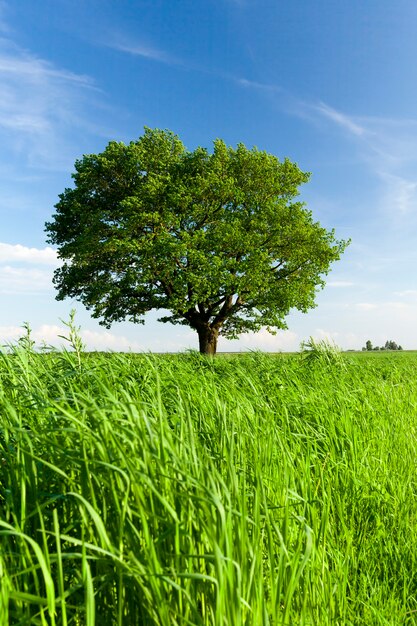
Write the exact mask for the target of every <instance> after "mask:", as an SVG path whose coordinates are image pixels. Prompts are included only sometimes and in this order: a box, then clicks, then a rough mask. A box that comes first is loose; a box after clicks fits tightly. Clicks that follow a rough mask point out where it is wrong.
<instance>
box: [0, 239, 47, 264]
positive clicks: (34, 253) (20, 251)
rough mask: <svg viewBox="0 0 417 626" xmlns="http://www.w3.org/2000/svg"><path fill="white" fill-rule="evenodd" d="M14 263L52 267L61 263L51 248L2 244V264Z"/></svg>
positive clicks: (0, 250) (0, 249) (0, 244)
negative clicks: (20, 262)
mask: <svg viewBox="0 0 417 626" xmlns="http://www.w3.org/2000/svg"><path fill="white" fill-rule="evenodd" d="M14 261H22V262H24V263H36V264H41V265H52V266H54V267H56V266H57V265H58V263H59V261H58V256H57V253H56V251H55V250H53V249H52V248H50V247H49V246H46V247H45V248H28V247H27V246H22V245H21V244H14V245H13V244H10V243H0V262H3V263H4V262H6V263H13V262H14Z"/></svg>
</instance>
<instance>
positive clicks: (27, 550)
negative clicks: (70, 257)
mask: <svg viewBox="0 0 417 626" xmlns="http://www.w3.org/2000/svg"><path fill="white" fill-rule="evenodd" d="M75 347H76V348H77V346H75ZM310 347H311V346H310ZM316 347H317V346H316ZM317 352H318V353H319V354H318V355H317ZM380 356H381V358H378V359H377V358H375V357H373V358H372V359H366V358H365V357H363V356H361V357H360V358H356V357H354V356H349V357H347V356H345V355H339V354H338V355H337V357H336V358H330V357H329V351H328V350H326V349H323V350H321V351H320V350H318V351H317V350H316V351H315V352H314V346H313V351H310V352H308V353H305V354H303V355H301V356H293V357H285V356H275V357H273V356H266V355H263V354H260V353H254V354H249V355H244V356H236V357H230V358H227V359H225V358H224V359H222V358H217V359H214V360H207V359H204V358H201V357H200V356H199V355H198V354H194V353H191V354H185V355H173V356H151V355H133V354H129V355H121V354H95V355H94V354H83V353H82V346H81V345H80V344H79V345H78V348H77V349H76V351H75V352H73V353H72V352H67V351H62V352H55V353H54V352H52V353H47V354H37V353H35V352H34V351H33V347H32V345H31V343H30V339H29V340H28V341H26V342H23V343H21V344H20V345H17V346H14V347H13V348H12V349H11V350H8V351H6V352H3V353H1V354H0V411H1V424H0V426H1V430H0V448H1V453H0V481H1V485H0V549H1V553H0V577H1V593H0V624H1V626H5V625H8V624H13V625H19V626H20V625H22V626H23V625H29V624H31V625H32V624H33V625H36V624H39V625H43V626H44V625H50V626H54V625H58V624H59V625H63V626H70V625H71V626H72V625H77V626H78V625H79V626H81V625H87V626H92V625H93V624H97V625H98V626H107V625H109V626H113V625H117V626H122V625H123V626H130V625H132V626H136V625H149V626H176V625H178V626H180V625H181V626H185V625H187V626H188V625H190V626H191V625H198V626H200V625H201V626H203V625H204V626H206V625H216V626H220V625H221V626H226V625H228V626H240V625H253V626H263V625H271V626H278V625H288V626H290V625H291V626H295V625H300V626H301V625H303V626H307V625H313V624H314V625H317V626H326V625H330V624H331V625H332V626H333V625H338V626H353V625H355V626H356V625H357V626H363V625H364V626H373V625H375V626H376V625H378V626H379V625H381V626H382V625H388V624H389V625H393V626H399V625H400V624H401V625H402V624H416V623H417V495H416V494H417V378H416V375H415V371H416V365H417V357H415V356H414V357H412V358H411V357H410V356H409V355H406V354H401V355H400V354H395V355H380Z"/></svg>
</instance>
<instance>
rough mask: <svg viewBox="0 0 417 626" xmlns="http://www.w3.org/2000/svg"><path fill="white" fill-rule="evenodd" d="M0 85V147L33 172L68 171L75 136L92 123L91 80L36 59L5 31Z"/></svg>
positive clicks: (93, 91)
mask: <svg viewBox="0 0 417 626" xmlns="http://www.w3.org/2000/svg"><path fill="white" fill-rule="evenodd" d="M3 6H4V5H3ZM1 7H2V5H1V4H0V23H1V19H2V12H1ZM3 30H4V29H3ZM0 84H1V98H0V142H1V144H2V147H3V149H7V152H8V153H9V155H17V156H19V158H22V157H23V159H24V160H25V161H26V164H27V165H29V166H32V167H33V166H35V167H36V168H37V169H39V168H42V167H43V168H45V167H46V168H48V169H49V168H52V169H55V170H58V169H61V170H66V171H67V170H68V167H69V165H70V164H72V162H73V153H72V148H71V147H72V146H73V145H75V137H76V136H77V133H79V135H80V136H84V135H85V132H86V130H87V129H90V130H92V129H93V128H94V125H95V124H94V122H92V121H91V114H90V113H89V109H91V108H93V103H94V101H95V99H96V94H97V88H96V86H95V84H94V81H93V80H92V79H91V78H90V77H88V76H86V75H84V74H77V73H74V72H71V71H70V70H68V69H65V68H60V67H57V66H56V65H54V64H53V63H51V62H50V61H48V60H46V59H42V58H39V57H38V56H36V55H34V54H33V53H31V52H30V51H28V50H25V49H23V48H21V47H20V46H18V45H16V44H15V42H14V41H13V39H12V34H10V33H5V34H4V35H3V37H0ZM3 152H4V150H3Z"/></svg>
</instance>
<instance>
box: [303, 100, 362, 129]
mask: <svg viewBox="0 0 417 626" xmlns="http://www.w3.org/2000/svg"><path fill="white" fill-rule="evenodd" d="M310 106H311V107H312V108H313V109H315V110H316V111H317V112H318V113H320V114H321V115H323V116H324V117H326V118H327V119H329V120H331V121H332V122H334V123H335V124H337V125H338V126H341V127H342V128H343V129H345V130H347V131H348V132H349V133H351V134H353V135H355V136H356V137H362V136H364V135H367V133H368V131H367V130H366V129H365V128H364V127H363V126H362V125H360V124H359V123H357V122H356V121H355V120H354V119H353V118H352V117H350V116H349V115H346V114H345V113H341V112H340V111H337V110H336V109H333V108H332V107H330V106H328V105H327V104H325V103H324V102H320V103H319V104H316V105H310Z"/></svg>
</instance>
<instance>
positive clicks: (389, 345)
mask: <svg viewBox="0 0 417 626" xmlns="http://www.w3.org/2000/svg"><path fill="white" fill-rule="evenodd" d="M402 349H403V348H402V346H399V345H398V344H397V343H396V342H395V341H392V340H389V341H386V342H385V345H384V346H381V347H379V346H373V345H372V341H371V340H370V339H368V341H367V342H366V344H365V347H364V348H362V351H363V352H365V351H371V350H402Z"/></svg>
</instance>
